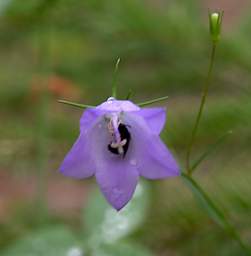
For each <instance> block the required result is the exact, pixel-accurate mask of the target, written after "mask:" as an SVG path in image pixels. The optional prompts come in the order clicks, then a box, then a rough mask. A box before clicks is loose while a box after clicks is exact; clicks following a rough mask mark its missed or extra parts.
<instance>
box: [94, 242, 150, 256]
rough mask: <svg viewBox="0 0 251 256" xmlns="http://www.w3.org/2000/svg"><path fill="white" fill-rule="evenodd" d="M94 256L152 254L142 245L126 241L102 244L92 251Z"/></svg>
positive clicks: (145, 255) (138, 255)
mask: <svg viewBox="0 0 251 256" xmlns="http://www.w3.org/2000/svg"><path fill="white" fill-rule="evenodd" d="M93 255H95V256H152V254H151V253H150V252H149V251H148V250H147V249H145V248H144V247H142V246H138V245H131V244H127V243H117V244H116V245H103V246H101V247H100V248H98V249H96V250H95V251H94V253H93Z"/></svg>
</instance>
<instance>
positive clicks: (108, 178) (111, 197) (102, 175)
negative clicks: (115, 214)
mask: <svg viewBox="0 0 251 256" xmlns="http://www.w3.org/2000/svg"><path fill="white" fill-rule="evenodd" d="M138 176H139V174H138V171H137V169H136V168H135V166H132V165H130V163H129V162H128V161H126V160H125V159H123V158H120V159H118V157H117V159H116V160H115V159H114V160H112V159H109V160H106V161H104V162H103V163H102V164H101V165H100V166H99V168H98V170H97V172H96V179H97V182H98V184H99V186H100V189H101V191H102V193H103V194H104V196H105V198H106V199H107V201H108V202H109V203H110V204H111V205H112V206H113V207H114V208H115V209H117V210H120V209H121V208H123V207H124V206H125V205H126V204H127V203H128V201H129V200H130V199H131V198H132V196H133V193H134V191H135V188H136V185H137V182H138Z"/></svg>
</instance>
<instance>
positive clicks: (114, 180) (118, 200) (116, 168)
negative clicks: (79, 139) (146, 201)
mask: <svg viewBox="0 0 251 256" xmlns="http://www.w3.org/2000/svg"><path fill="white" fill-rule="evenodd" d="M89 139H90V141H91V142H92V143H93V144H94V145H95V148H92V149H91V151H92V154H94V155H95V157H94V158H93V164H94V165H95V170H96V171H95V176H96V180H97V183H98V184H99V187H100V189H101V191H102V193H103V195H104V196H105V198H106V199H107V201H108V202H109V203H110V204H111V205H112V206H113V207H114V208H115V209H117V210H120V209H121V208H123V207H124V206H125V205H126V204H127V203H128V201H129V200H130V199H131V198H132V196H133V193H134V190H135V188H136V185H137V182H138V177H139V173H138V170H137V168H136V166H135V165H133V164H131V163H130V162H129V159H128V158H127V154H126V156H125V157H124V156H123V155H116V154H113V153H111V152H110V151H109V150H108V145H109V143H110V142H111V135H110V134H109V131H108V129H107V120H106V119H105V117H102V121H100V122H98V124H97V125H96V126H95V127H93V128H92V132H91V133H90V134H89ZM129 150H130V149H129Z"/></svg>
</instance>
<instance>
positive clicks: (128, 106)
mask: <svg viewBox="0 0 251 256" xmlns="http://www.w3.org/2000/svg"><path fill="white" fill-rule="evenodd" d="M97 109H99V110H104V111H113V112H120V111H126V112H129V111H138V110H140V107H138V106H137V105H135V104H134V103H132V102H131V101H129V100H116V99H114V98H109V99H108V100H107V101H105V102H103V103H102V104H100V105H99V106H97Z"/></svg>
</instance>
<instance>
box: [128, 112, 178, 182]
mask: <svg viewBox="0 0 251 256" xmlns="http://www.w3.org/2000/svg"><path fill="white" fill-rule="evenodd" d="M124 118H125V121H126V124H128V125H129V127H131V128H129V132H130V133H131V136H132V139H131V145H130V146H131V148H132V151H131V152H130V155H129V156H128V157H130V161H131V162H133V163H135V164H136V165H137V168H138V170H139V173H140V175H142V176H143V177H145V178H148V179H161V178H165V177H169V176H177V175H179V166H178V164H177V163H176V161H175V159H174V158H173V156H172V154H171V153H170V152H169V150H168V149H167V147H166V146H165V144H164V143H163V142H162V141H161V139H160V137H159V136H158V135H156V134H154V133H153V132H152V131H151V130H150V128H149V127H148V125H147V123H146V121H145V120H144V119H143V118H142V117H139V116H138V115H135V114H132V113H126V114H125V117H124Z"/></svg>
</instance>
